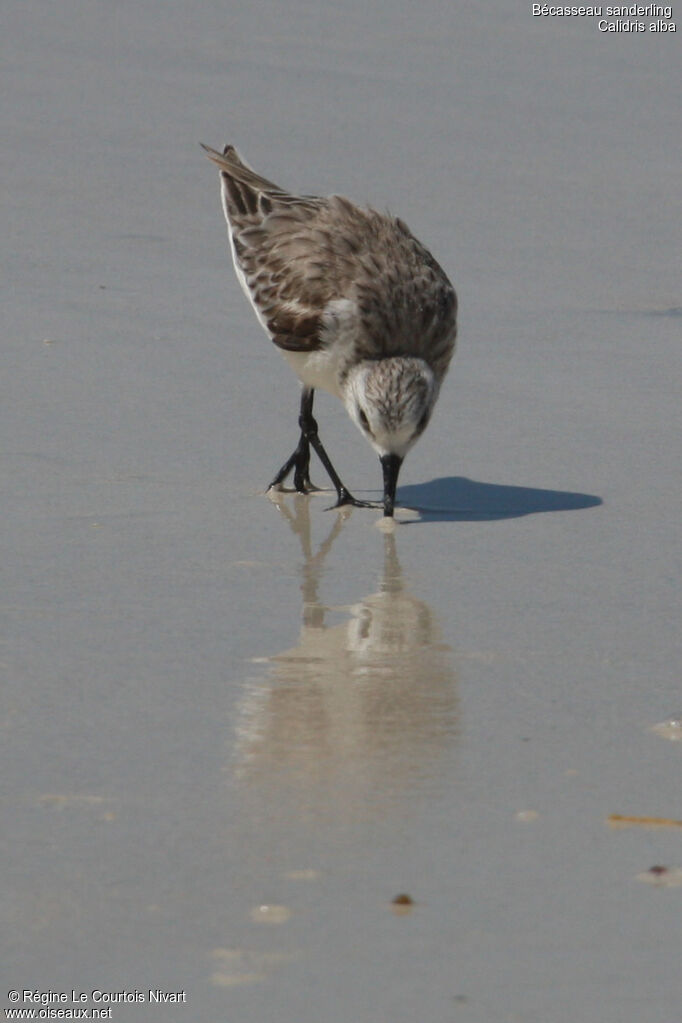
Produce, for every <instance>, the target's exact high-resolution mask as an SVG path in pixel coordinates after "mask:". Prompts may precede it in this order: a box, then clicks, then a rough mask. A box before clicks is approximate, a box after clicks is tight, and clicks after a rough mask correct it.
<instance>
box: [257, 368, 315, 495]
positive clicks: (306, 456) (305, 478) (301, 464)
mask: <svg viewBox="0 0 682 1023" xmlns="http://www.w3.org/2000/svg"><path fill="white" fill-rule="evenodd" d="M312 407H313V391H312V390H310V389H309V388H307V387H306V388H304V389H303V393H302V395H301V411H300V414H299V417H298V425H299V426H300V427H301V436H300V437H299V440H298V444H297V446H296V450H295V451H294V452H293V453H292V454H291V455H290V456H289V458H287V460H286V462H285V463H284V465H283V466H282V468H281V469H280V470H279V472H278V473H277V475H276V476H275V478H274V480H273V481H272V483H271V484H270V486H269V487H268V490H271V489H272V488H273V487H278V486H279V485H280V483H283V482H284V480H285V479H286V478H287V476H288V475H289V473H290V472H291V470H292V469H293V470H294V487H295V488H296V490H297V491H298V493H299V494H307V493H308V491H310V490H314V489H315V487H314V486H313V484H312V483H311V482H310V443H309V441H308V438H307V436H306V429H305V424H307V422H308V420H309V419H311V418H312ZM313 422H315V420H313Z"/></svg>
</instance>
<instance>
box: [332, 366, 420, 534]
mask: <svg viewBox="0 0 682 1023" xmlns="http://www.w3.org/2000/svg"><path fill="white" fill-rule="evenodd" d="M437 397H438V385H437V383H436V380H435V378H434V375H433V372H432V371H431V369H430V367H429V366H428V365H427V364H426V363H425V362H424V360H423V359H417V358H412V357H406V356H394V357H392V358H384V359H371V360H370V359H367V360H365V361H363V362H361V363H359V364H358V365H357V366H355V367H354V368H353V369H352V370H351V371H350V372H349V374H348V378H347V380H346V386H345V388H344V392H343V399H344V403H345V406H346V410H347V412H348V415H349V416H350V417H351V419H352V420H353V422H354V423H355V424H356V425H357V427H358V429H359V430H360V432H361V433H362V434H364V436H365V437H366V439H367V440H368V441H369V443H370V444H371V445H372V447H373V448H374V450H375V451H376V452H377V454H378V455H379V458H380V460H381V466H382V469H383V474H384V514H385V515H387V516H391V515H393V506H394V503H395V491H396V486H397V483H398V473H399V472H400V466H401V465H402V461H403V459H404V457H405V455H406V454H407V452H408V451H409V450H410V448H411V447H412V445H413V444H414V443H415V441H416V440H417V439H418V438H419V437H420V436H421V434H422V433H423V432H424V430H425V429H426V426H427V425H428V422H429V419H430V418H431V412H432V411H433V406H434V404H435V402H436V398H437Z"/></svg>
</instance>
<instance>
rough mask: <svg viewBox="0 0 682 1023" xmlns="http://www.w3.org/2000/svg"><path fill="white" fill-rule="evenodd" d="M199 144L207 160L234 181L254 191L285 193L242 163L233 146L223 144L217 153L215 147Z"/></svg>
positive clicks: (271, 193) (272, 182)
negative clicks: (222, 148)
mask: <svg viewBox="0 0 682 1023" xmlns="http://www.w3.org/2000/svg"><path fill="white" fill-rule="evenodd" d="M199 144H200V146H201V148H202V149H204V150H205V151H206V154H207V155H208V158H209V160H213V162H214V163H216V164H217V165H218V167H220V169H221V171H222V172H223V173H224V174H227V175H228V177H230V178H232V179H233V180H234V181H238V182H239V183H240V184H242V185H246V186H247V187H248V188H252V189H254V191H256V192H267V193H268V194H270V195H273V194H274V195H287V193H286V192H285V191H284V189H283V188H280V187H279V185H276V184H275V183H274V181H268V179H267V178H262V177H261V176H260V174H256V172H255V171H253V170H251V168H250V167H249V166H248V164H246V163H244V161H243V160H242V158H241V156H240V155H239V153H238V152H237V150H236V149H235V148H234V146H225V149H224V150H223V152H222V153H219V152H218V151H217V149H211V147H210V146H205V145H204V143H203V142H200V143H199Z"/></svg>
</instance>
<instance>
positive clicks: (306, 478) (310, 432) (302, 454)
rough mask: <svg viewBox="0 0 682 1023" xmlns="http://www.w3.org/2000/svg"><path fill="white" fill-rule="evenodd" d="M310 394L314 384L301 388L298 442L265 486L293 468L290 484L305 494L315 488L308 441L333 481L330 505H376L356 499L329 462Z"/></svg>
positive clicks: (367, 506) (275, 484)
mask: <svg viewBox="0 0 682 1023" xmlns="http://www.w3.org/2000/svg"><path fill="white" fill-rule="evenodd" d="M314 394H315V391H314V388H312V387H304V388H303V392H302V394H301V411H300V414H299V417H298V425H299V426H300V427H301V436H300V438H299V441H298V446H297V447H296V450H295V451H294V452H293V453H292V454H291V455H290V456H289V458H288V459H287V460H286V462H285V463H284V465H283V466H282V468H281V469H280V470H279V472H278V473H277V475H276V476H275V478H274V480H273V481H272V483H271V484H270V487H269V488H268V489H270V488H272V487H278V486H279V485H280V483H282V482H283V481H284V480H285V479H286V478H287V476H288V475H289V473H290V472H291V470H292V469H293V470H294V487H295V488H296V490H297V491H298V492H299V494H307V493H308V491H310V490H314V489H315V488H314V487H313V485H312V483H311V482H310V447H311V445H312V447H313V448H314V449H315V452H316V453H317V455H318V456H319V459H320V461H321V462H322V465H323V466H324V467H325V469H326V470H327V473H328V475H329V478H330V480H331V481H332V483H333V484H334V488H335V490H336V497H337V501H336V504H335V505H333V507H334V508H340V507H341V506H342V505H346V504H351V505H356V506H357V507H358V508H376V507H378V506H377V505H376V504H373V503H372V502H370V501H358V500H357V498H355V497H353V495H352V494H351V492H350V491H349V490H348V489H347V487H345V486H344V484H343V483H342V482H341V479H340V478H339V475H338V473H337V471H336V469H335V468H334V466H333V465H332V463H331V460H330V458H329V455H328V454H327V452H326V451H325V449H324V446H323V444H322V441H321V440H320V438H319V436H318V433H317V420H316V419H315V418H314V416H313V396H314Z"/></svg>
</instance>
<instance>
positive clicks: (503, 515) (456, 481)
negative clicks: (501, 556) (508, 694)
mask: <svg viewBox="0 0 682 1023" xmlns="http://www.w3.org/2000/svg"><path fill="white" fill-rule="evenodd" d="M398 500H399V503H400V504H401V505H403V507H407V508H412V509H414V510H415V511H418V512H419V513H420V516H421V517H420V519H419V521H421V522H493V521H495V520H498V519H515V518H519V517H520V516H522V515H537V514H539V513H541V512H555V511H575V510H577V509H580V508H594V507H595V506H596V505H599V504H602V503H603V501H602V499H601V497H596V496H595V495H594V494H578V493H573V492H571V491H568V490H540V489H537V488H535V487H514V486H506V485H503V484H501V483H479V482H477V481H476V480H470V479H467V478H466V477H465V476H442V477H440V478H439V479H435V480H430V481H429V482H428V483H417V484H412V485H408V486H404V487H400V488H399V492H398Z"/></svg>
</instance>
